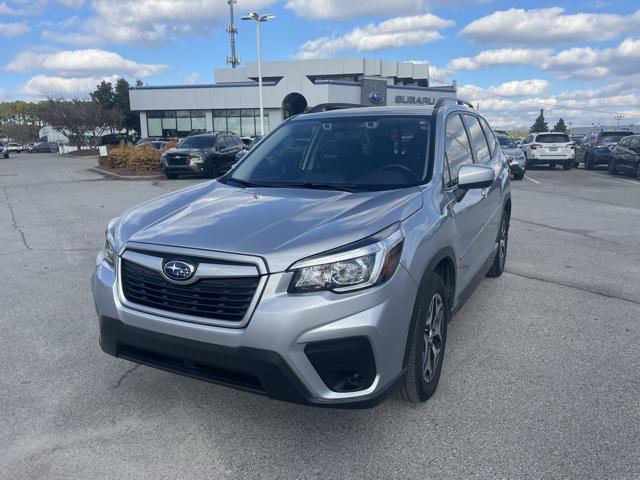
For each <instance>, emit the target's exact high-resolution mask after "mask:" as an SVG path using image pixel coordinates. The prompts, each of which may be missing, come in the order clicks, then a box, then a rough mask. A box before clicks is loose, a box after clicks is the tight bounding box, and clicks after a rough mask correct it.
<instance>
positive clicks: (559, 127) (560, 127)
mask: <svg viewBox="0 0 640 480" xmlns="http://www.w3.org/2000/svg"><path fill="white" fill-rule="evenodd" d="M553 131H554V132H564V133H567V124H566V123H565V122H564V119H563V118H562V117H561V118H560V120H558V123H556V124H555V125H554V127H553Z"/></svg>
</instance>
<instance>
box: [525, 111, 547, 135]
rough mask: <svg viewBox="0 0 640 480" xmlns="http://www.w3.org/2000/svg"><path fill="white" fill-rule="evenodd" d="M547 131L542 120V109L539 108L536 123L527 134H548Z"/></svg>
mask: <svg viewBox="0 0 640 480" xmlns="http://www.w3.org/2000/svg"><path fill="white" fill-rule="evenodd" d="M548 131H549V125H548V124H547V122H546V120H545V119H544V109H543V108H541V109H540V115H538V118H536V121H535V122H534V124H533V125H532V126H531V128H530V129H529V133H537V132H548Z"/></svg>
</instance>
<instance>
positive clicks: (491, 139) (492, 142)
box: [480, 118, 513, 157]
mask: <svg viewBox="0 0 640 480" xmlns="http://www.w3.org/2000/svg"><path fill="white" fill-rule="evenodd" d="M480 124H481V125H482V130H484V136H485V137H487V143H488V144H489V151H490V152H491V156H492V157H493V154H494V153H495V151H496V135H495V133H494V132H493V130H492V129H491V127H490V126H489V124H488V123H487V121H486V120H485V119H484V118H481V119H480ZM512 142H513V140H512Z"/></svg>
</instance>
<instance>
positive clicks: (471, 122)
mask: <svg viewBox="0 0 640 480" xmlns="http://www.w3.org/2000/svg"><path fill="white" fill-rule="evenodd" d="M463 116H464V121H465V123H466V124H467V128H468V129H469V135H470V136H471V145H473V151H474V152H475V153H476V161H477V163H487V162H488V161H490V160H491V153H490V152H489V145H488V144H487V139H486V138H485V136H484V132H483V131H482V127H481V126H480V122H479V121H478V118H477V117H474V116H473V115H463Z"/></svg>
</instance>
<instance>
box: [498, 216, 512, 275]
mask: <svg viewBox="0 0 640 480" xmlns="http://www.w3.org/2000/svg"><path fill="white" fill-rule="evenodd" d="M508 244H509V221H508V220H507V218H506V217H505V218H503V219H502V224H501V225H500V240H499V241H498V256H499V259H500V268H501V269H502V268H504V262H505V261H506V259H507V246H508Z"/></svg>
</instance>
